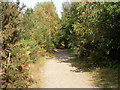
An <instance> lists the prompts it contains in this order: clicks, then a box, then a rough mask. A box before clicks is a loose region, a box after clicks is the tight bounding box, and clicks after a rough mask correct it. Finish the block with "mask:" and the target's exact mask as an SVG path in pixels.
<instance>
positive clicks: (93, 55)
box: [61, 2, 120, 66]
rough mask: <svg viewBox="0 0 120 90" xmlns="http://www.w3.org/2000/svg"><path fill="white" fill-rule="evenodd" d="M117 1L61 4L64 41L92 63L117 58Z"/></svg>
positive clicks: (114, 60)
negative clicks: (62, 5)
mask: <svg viewBox="0 0 120 90" xmlns="http://www.w3.org/2000/svg"><path fill="white" fill-rule="evenodd" d="M119 4H120V3H119V2H117V3H72V4H70V5H69V7H68V6H66V7H65V6H64V12H63V17H62V27H61V29H62V30H63V31H64V32H65V35H64V39H67V40H65V41H64V42H66V41H67V44H66V45H67V47H69V48H71V49H72V50H73V52H74V53H75V55H77V56H78V57H88V60H89V59H92V61H93V62H94V64H96V66H100V65H101V66H109V65H111V64H112V63H110V62H117V61H118V60H119V55H118V53H119V52H120V49H119V46H120V44H119V41H120V40H119V39H118V38H119V33H120V31H119V29H118V26H119V24H118V22H119V15H120V11H119V8H118V7H119Z"/></svg>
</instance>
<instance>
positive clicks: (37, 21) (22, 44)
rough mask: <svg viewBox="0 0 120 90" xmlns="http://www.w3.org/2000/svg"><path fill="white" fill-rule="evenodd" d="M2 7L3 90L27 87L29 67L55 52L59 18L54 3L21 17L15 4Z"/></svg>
mask: <svg viewBox="0 0 120 90" xmlns="http://www.w3.org/2000/svg"><path fill="white" fill-rule="evenodd" d="M0 4H1V6H2V19H3V22H2V31H1V33H2V38H3V45H2V49H3V51H2V52H3V55H2V88H27V87H28V86H29V85H30V84H31V81H32V79H31V77H30V76H29V74H28V69H29V67H28V64H29V63H32V62H33V63H34V62H36V61H37V60H40V59H39V58H41V57H44V56H45V55H46V52H47V51H48V52H53V51H55V48H56V46H57V45H58V41H59V36H58V34H59V25H58V21H59V19H58V16H57V14H56V12H55V7H54V5H53V3H50V2H46V3H42V4H37V6H36V8H35V10H33V9H31V8H28V9H27V10H26V12H25V13H24V14H23V13H22V9H23V8H24V7H25V6H23V7H19V2H18V3H12V2H11V3H7V2H4V3H0Z"/></svg>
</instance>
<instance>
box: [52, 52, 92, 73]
mask: <svg viewBox="0 0 120 90" xmlns="http://www.w3.org/2000/svg"><path fill="white" fill-rule="evenodd" d="M54 58H55V60H58V63H70V67H75V68H76V70H71V71H73V72H89V71H90V70H91V68H92V67H89V66H90V65H88V63H85V62H82V61H81V60H78V59H76V58H75V57H74V56H70V55H69V52H68V51H67V50H59V51H58V52H56V53H55V55H54Z"/></svg>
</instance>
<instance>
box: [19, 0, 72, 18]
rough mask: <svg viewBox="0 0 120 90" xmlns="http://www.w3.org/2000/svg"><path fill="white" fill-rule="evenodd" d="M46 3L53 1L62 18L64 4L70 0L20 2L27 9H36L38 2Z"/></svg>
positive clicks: (29, 0) (23, 0)
mask: <svg viewBox="0 0 120 90" xmlns="http://www.w3.org/2000/svg"><path fill="white" fill-rule="evenodd" d="M45 1H53V3H54V5H55V7H56V11H57V13H58V16H59V18H61V12H62V3H63V2H66V1H67V2H69V1H70V0H20V4H21V5H22V4H23V3H24V4H25V5H26V7H29V8H34V7H35V5H36V4H37V2H45Z"/></svg>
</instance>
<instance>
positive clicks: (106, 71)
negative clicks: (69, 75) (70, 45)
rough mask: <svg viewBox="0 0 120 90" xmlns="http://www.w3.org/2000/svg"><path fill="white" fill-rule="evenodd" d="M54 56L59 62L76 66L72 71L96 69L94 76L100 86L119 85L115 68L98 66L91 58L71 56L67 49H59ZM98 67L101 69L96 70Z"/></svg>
mask: <svg viewBox="0 0 120 90" xmlns="http://www.w3.org/2000/svg"><path fill="white" fill-rule="evenodd" d="M54 57H55V58H56V60H58V63H69V64H70V67H75V70H70V71H71V72H76V73H79V72H92V71H94V72H95V73H96V75H95V76H94V77H93V78H94V79H95V84H96V85H99V86H98V87H103V88H111V87H118V86H117V85H118V79H117V78H118V76H117V75H118V73H117V72H116V70H114V69H110V68H100V67H96V66H94V64H93V63H91V61H89V60H81V59H79V58H75V57H74V56H70V55H69V53H68V51H67V50H61V51H58V52H57V53H56V54H55V55H54ZM97 68H99V70H97V71H96V69H97ZM111 77H112V78H111Z"/></svg>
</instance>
